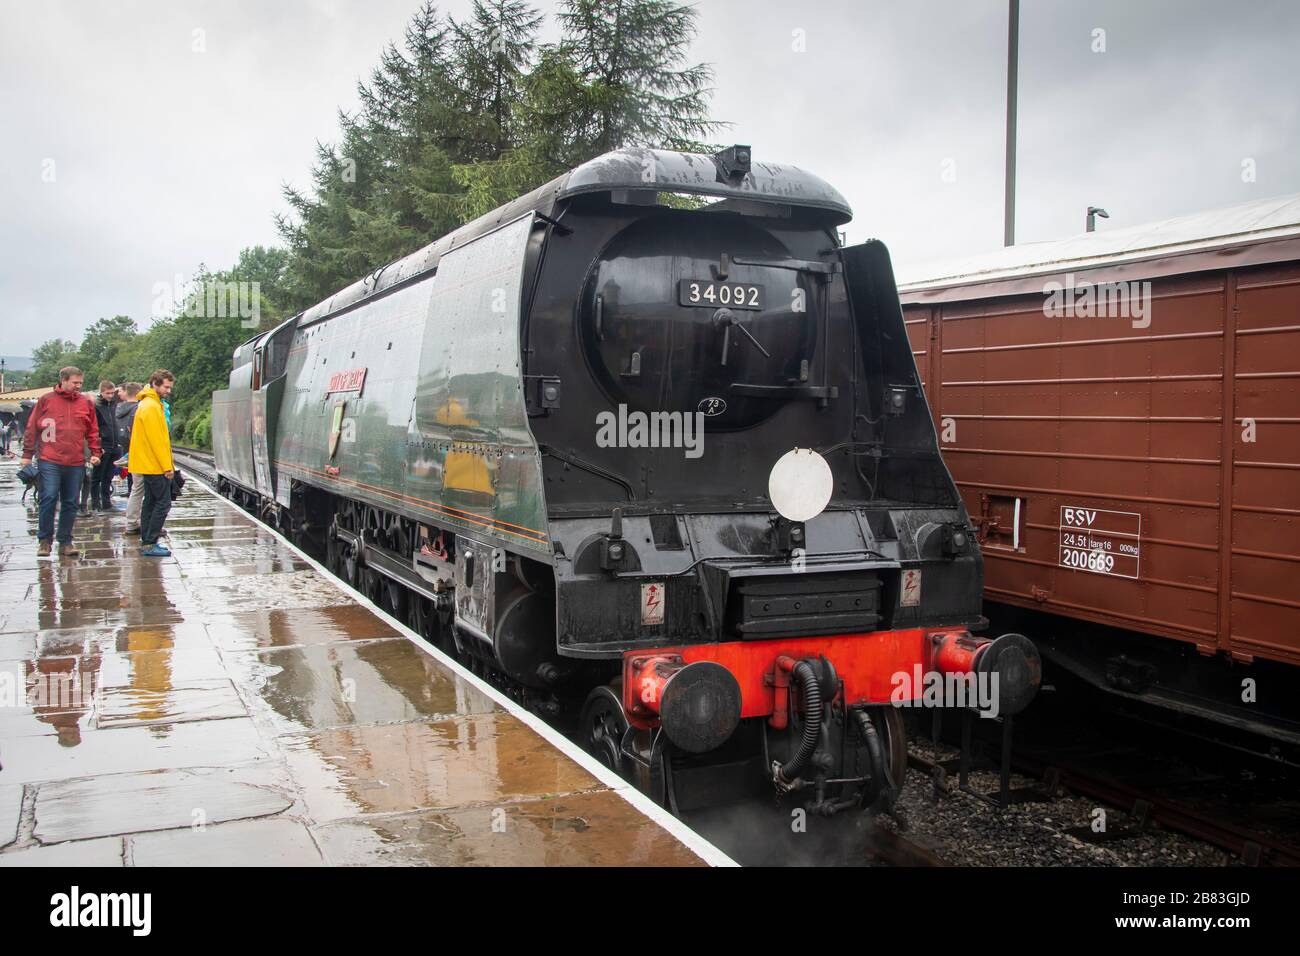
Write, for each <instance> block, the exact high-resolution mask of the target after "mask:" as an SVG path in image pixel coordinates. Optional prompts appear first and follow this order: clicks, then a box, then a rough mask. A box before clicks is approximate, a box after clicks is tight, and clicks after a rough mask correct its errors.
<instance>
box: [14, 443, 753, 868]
mask: <svg viewBox="0 0 1300 956" xmlns="http://www.w3.org/2000/svg"><path fill="white" fill-rule="evenodd" d="M15 470H16V463H15V462H14V461H13V460H12V459H10V460H5V461H0V765H2V766H3V769H0V866H38V865H73V866H148V865H176V864H198V865H309V866H317V865H364V864H411V865H547V866H562V865H700V864H703V863H726V862H728V861H727V859H726V858H725V857H724V856H723V855H722V854H721V853H719V852H718V851H717V850H715V849H714V848H712V847H711V846H710V845H709V844H707V843H705V842H703V841H702V840H699V839H698V838H696V837H695V836H694V834H692V833H691V832H690V831H689V830H687V829H685V828H684V827H683V826H682V825H681V824H680V823H679V822H678V821H676V820H674V819H672V818H671V817H670V816H668V815H667V814H666V813H665V812H663V811H662V810H660V809H658V808H655V807H653V806H652V805H651V804H650V803H649V802H648V801H647V800H646V799H645V798H644V797H643V796H641V795H640V794H637V793H635V792H633V791H632V790H631V789H630V788H629V787H628V786H627V785H626V784H625V783H623V782H622V781H619V780H617V779H616V778H614V777H612V776H611V775H609V774H608V773H607V772H606V771H603V769H602V768H600V767H599V766H598V765H597V764H595V762H594V761H591V760H590V758H588V757H587V756H586V755H585V754H582V753H581V752H580V751H578V750H577V749H576V748H575V747H574V746H573V745H572V744H570V743H569V742H568V741H565V740H564V739H563V738H561V737H560V736H559V735H558V734H557V733H556V732H555V731H553V730H551V729H550V728H546V727H545V726H544V725H541V724H540V722H538V721H537V720H536V718H533V717H532V716H531V715H529V714H526V713H523V712H520V711H519V710H518V709H516V708H514V706H513V705H512V704H510V703H509V702H508V701H506V700H505V698H503V697H501V696H500V695H499V694H497V693H495V692H494V691H493V690H491V689H490V688H488V687H487V686H486V685H484V684H482V683H481V682H479V681H478V680H477V679H475V678H474V677H472V676H471V675H469V674H468V673H467V672H464V671H462V670H460V669H459V668H457V667H455V666H454V665H451V664H450V663H449V662H447V661H446V660H445V659H441V658H439V657H437V656H435V655H433V654H431V653H430V652H429V651H427V650H426V649H424V648H423V647H421V646H419V645H417V643H416V641H415V640H414V639H413V638H412V637H410V636H409V635H408V633H406V632H404V631H402V630H400V629H398V628H397V627H395V626H393V625H392V624H390V623H389V622H387V621H386V620H385V619H384V618H383V617H382V616H381V615H379V614H378V613H376V612H375V611H373V610H372V609H370V608H369V607H367V606H366V605H365V604H364V603H362V602H360V600H359V599H358V598H355V597H354V596H353V595H352V594H351V592H348V591H346V590H345V589H343V588H341V587H340V586H339V585H338V584H336V583H335V582H334V581H333V580H332V579H330V578H329V577H328V576H327V575H326V574H324V573H323V572H322V571H320V570H318V569H317V567H316V566H314V565H313V564H312V563H311V562H309V561H307V560H305V559H304V558H303V557H302V556H301V555H299V554H298V553H297V552H296V551H295V550H294V549H293V548H291V547H289V546H288V545H287V544H285V543H284V542H282V541H281V540H280V539H278V538H277V537H276V536H275V535H273V534H272V533H270V532H269V531H267V530H266V529H264V528H262V527H260V526H259V525H257V524H255V523H254V522H253V521H252V520H251V519H250V518H249V517H247V516H246V515H245V514H243V513H242V512H239V511H238V510H236V509H235V508H233V507H232V506H231V505H229V504H228V503H226V502H225V501H223V500H221V499H219V498H217V497H216V496H214V495H213V494H211V493H210V492H208V491H207V490H206V489H204V488H202V487H201V486H200V485H199V484H198V482H197V481H195V482H191V483H190V484H189V485H188V486H187V488H186V491H185V494H184V495H183V496H182V497H181V498H180V499H178V500H177V501H176V503H175V504H174V505H173V508H172V512H171V516H170V517H169V519H168V522H167V528H168V532H169V536H170V546H171V548H172V552H173V554H172V557H170V558H165V559H150V558H144V557H141V556H140V554H139V553H138V549H137V548H136V547H135V546H134V544H133V542H131V541H129V540H126V539H125V537H124V535H123V529H124V526H125V521H124V520H123V518H122V516H121V515H120V514H114V515H102V516H96V517H90V518H81V519H79V520H78V522H77V533H76V538H77V541H78V543H79V544H80V545H81V547H82V549H83V554H82V557H81V558H80V559H76V560H71V559H61V558H59V557H57V556H56V557H54V558H49V559H45V558H41V559H38V558H37V556H36V539H35V522H36V513H35V508H34V506H32V505H31V503H30V496H29V501H28V503H27V504H26V505H24V504H22V503H20V500H19V498H20V495H21V485H19V483H18V482H17V480H16V478H15ZM120 504H121V501H120V499H119V505H120Z"/></svg>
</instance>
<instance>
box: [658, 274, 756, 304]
mask: <svg viewBox="0 0 1300 956" xmlns="http://www.w3.org/2000/svg"><path fill="white" fill-rule="evenodd" d="M677 301H678V302H680V303H681V304H682V305H698V306H703V307H705V308H710V309H715V308H718V307H719V306H724V305H725V306H728V307H729V308H732V309H754V310H755V311H761V310H762V309H763V308H764V305H763V287H762V286H761V285H755V284H754V283H752V282H715V281H714V280H712V279H683V280H682V281H681V282H680V283H679V284H678V286H677Z"/></svg>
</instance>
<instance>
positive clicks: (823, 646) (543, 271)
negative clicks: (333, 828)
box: [213, 146, 1038, 813]
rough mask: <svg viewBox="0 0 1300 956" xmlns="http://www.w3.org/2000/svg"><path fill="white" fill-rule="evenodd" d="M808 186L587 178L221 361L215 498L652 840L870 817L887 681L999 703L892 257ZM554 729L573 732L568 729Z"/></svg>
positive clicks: (889, 693) (698, 169) (976, 582)
mask: <svg viewBox="0 0 1300 956" xmlns="http://www.w3.org/2000/svg"><path fill="white" fill-rule="evenodd" d="M850 218H851V212H850V210H849V207H848V206H847V204H846V203H845V201H844V199H843V198H842V197H841V196H840V195H839V193H837V192H836V191H835V190H834V189H832V188H831V187H830V186H829V185H827V184H826V183H825V182H823V181H822V180H820V179H818V178H817V177H815V176H812V175H809V174H808V173H806V172H803V171H802V170H799V169H796V168H794V167H789V166H776V165H767V164H761V163H753V162H752V161H751V159H750V150H749V148H748V147H745V146H736V147H732V148H730V149H727V150H723V151H722V152H720V153H718V154H717V155H715V156H709V155H700V154H688V153H680V152H668V151H656V150H648V149H623V150H618V151H616V152H612V153H608V154H606V155H604V156H601V157H598V158H597V159H594V160H592V161H590V162H587V163H585V164H583V165H582V166H579V167H577V168H576V169H573V170H571V171H570V172H568V173H566V174H564V175H562V176H560V177H559V178H557V179H555V180H554V181H552V182H550V183H547V184H546V185H544V186H542V187H541V188H539V189H537V190H535V191H533V192H531V193H529V194H527V195H525V196H522V197H520V198H519V199H516V200H515V201H513V202H511V203H508V204H507V205H505V206H502V207H501V208H499V209H497V210H495V211H493V212H491V213H489V214H488V215H486V216H484V217H482V218H480V219H477V220H475V221H473V222H471V223H468V224H467V225H465V226H463V227H461V228H460V229H458V230H456V231H455V232H453V233H451V234H449V235H447V236H444V237H443V238H441V239H439V240H437V241H436V242H434V243H432V244H431V245H429V246H427V247H426V248H424V249H422V250H420V251H418V252H416V253H414V254H412V255H410V256H408V257H406V258H405V259H402V260H400V261H398V262H395V263H392V264H390V265H387V266H385V267H383V268H381V269H378V270H376V271H375V272H374V273H373V274H372V275H369V276H367V277H365V278H364V279H362V280H361V281H358V282H356V283H354V284H353V285H351V286H349V287H348V288H346V289H344V290H342V291H340V292H338V293H337V294H335V295H333V296H331V297H330V298H329V299H327V300H325V301H324V302H321V303H320V304H319V305H316V306H314V307H312V308H310V309H308V310H306V311H305V312H303V313H301V314H299V315H296V316H294V317H293V318H291V319H289V320H288V321H286V322H284V323H283V324H282V325H280V326H279V327H277V328H275V329H272V330H270V331H269V332H266V333H264V334H261V335H259V336H257V337H255V338H253V339H252V340H250V341H248V342H245V343H244V344H243V345H241V346H240V347H239V349H238V350H237V351H236V352H235V355H234V367H233V370H232V372H231V375H230V384H229V387H228V388H226V389H223V390H221V391H218V392H216V393H214V396H213V443H214V450H215V458H216V465H217V471H218V475H219V481H218V483H219V486H220V490H221V491H222V492H223V493H224V494H227V495H228V496H230V497H232V498H234V499H235V500H237V501H239V502H240V503H242V504H243V505H245V506H246V507H249V508H251V509H255V510H257V511H259V512H260V513H262V514H263V515H265V516H266V517H268V518H269V519H270V520H272V521H274V522H276V523H278V524H279V525H280V526H281V527H283V528H284V529H285V530H286V531H287V532H288V533H290V534H291V535H292V536H293V537H294V538H295V539H296V540H299V541H302V542H303V543H304V544H306V545H309V546H312V547H314V548H316V549H317V550H318V551H321V552H324V554H325V555H326V559H327V561H328V563H329V565H330V566H331V568H332V569H333V570H335V571H336V572H337V573H339V574H340V575H342V576H343V577H344V578H346V579H347V580H348V581H350V582H351V583H352V584H353V585H354V586H356V587H358V588H360V589H361V590H363V591H365V592H366V593H368V594H369V596H371V597H372V598H373V599H375V600H377V601H379V602H380V603H381V604H382V605H383V606H384V607H385V608H386V609H388V610H390V611H391V612H392V613H394V614H395V615H397V616H399V617H403V618H405V619H407V620H408V621H410V622H411V624H412V626H413V627H414V628H415V629H417V630H418V631H419V632H420V633H421V634H423V635H424V636H425V637H426V638H428V639H429V640H431V641H433V642H435V643H437V644H438V645H439V646H441V647H443V648H444V649H445V650H447V651H449V652H451V653H454V654H456V655H458V656H459V657H461V658H462V659H463V660H467V661H468V662H470V663H471V664H472V666H473V667H474V668H475V669H476V670H477V671H478V672H480V673H482V674H484V675H486V676H489V677H491V678H493V679H494V680H496V681H498V682H499V683H501V684H502V685H503V686H505V687H507V688H508V689H509V690H510V691H511V692H512V693H514V694H515V695H516V696H517V697H518V698H519V699H520V700H522V701H524V702H525V703H526V704H528V705H529V706H531V707H533V708H534V709H535V710H537V711H539V712H541V713H543V714H547V715H548V716H556V715H562V714H564V713H573V712H577V713H578V714H579V718H578V725H577V731H578V733H579V735H580V736H581V738H582V740H583V742H584V743H585V744H586V746H587V747H588V748H589V749H591V750H592V751H593V752H594V753H595V754H596V755H597V756H598V757H599V758H600V759H601V760H602V761H604V762H605V763H606V764H607V765H608V766H610V767H612V768H613V769H615V770H617V771H618V772H620V773H622V774H624V775H625V776H627V777H629V778H631V779H634V780H635V781H636V782H637V783H638V784H639V785H641V786H642V787H644V788H645V789H646V790H647V791H649V792H651V793H652V794H653V795H655V796H656V798H658V799H662V800H665V801H667V802H668V803H669V805H670V806H672V807H673V808H674V809H675V810H679V811H680V810H684V809H689V808H690V807H694V806H699V805H703V804H712V803H717V802H721V801H725V800H728V799H731V798H732V797H733V796H739V795H741V794H743V793H745V792H748V791H749V790H750V789H751V788H754V787H764V788H768V789H769V790H770V789H771V788H772V787H775V788H776V789H777V790H778V791H779V792H790V793H793V794H795V797H794V799H798V800H802V801H803V802H805V803H807V804H808V805H810V806H811V807H812V808H814V809H816V810H817V811H819V812H823V813H832V812H835V811H836V810H840V809H846V808H850V807H868V806H880V805H885V804H887V803H888V802H889V801H890V800H891V799H892V796H893V795H894V794H895V793H896V788H897V786H898V785H899V784H901V781H902V778H903V770H904V762H905V759H906V751H905V741H904V732H903V729H902V721H901V717H900V714H899V711H898V710H897V709H896V708H895V707H892V706H890V703H891V698H892V699H893V702H894V703H900V702H902V703H906V702H910V701H911V700H912V699H913V698H915V697H919V696H920V695H921V690H922V688H920V687H902V686H900V683H899V675H911V674H913V673H916V672H919V671H920V670H922V669H923V670H924V671H926V672H927V673H930V672H934V671H936V670H943V671H945V672H948V673H955V674H960V675H973V674H974V673H975V672H979V673H981V674H985V675H992V676H993V677H994V679H995V681H996V682H997V686H998V687H999V688H1000V697H1001V704H1000V706H1001V709H1002V710H1003V711H1010V710H1014V709H1016V708H1018V707H1020V706H1023V705H1024V703H1025V702H1026V701H1027V699H1028V696H1029V695H1031V694H1032V692H1033V689H1034V688H1035V687H1036V682H1037V674H1038V661H1037V658H1036V657H1035V656H1034V651H1033V648H1032V646H1031V645H1029V644H1028V643H1027V642H1026V641H1024V639H1023V638H1020V637H1018V636H1017V635H1007V636H1004V637H1003V638H1000V639H999V640H997V641H989V640H988V639H986V638H980V637H974V636H972V635H971V633H970V632H971V629H972V628H974V629H977V630H978V629H979V626H980V624H981V617H980V595H981V587H982V583H983V565H982V562H981V557H980V552H979V548H978V546H977V544H976V543H975V541H974V538H973V535H972V534H970V528H969V518H968V515H967V512H966V509H965V507H964V506H963V503H962V500H961V497H960V495H959V494H958V493H957V490H956V488H955V486H954V485H953V482H952V479H951V478H950V476H949V474H948V471H947V470H946V468H945V466H944V464H943V462H942V460H941V459H940V456H939V450H938V444H937V440H936V435H935V431H934V427H933V424H932V421H931V415H930V411H929V408H928V406H927V403H926V397H925V394H924V392H923V390H922V387H921V382H920V379H919V378H918V375H917V370H916V365H915V362H914V361H913V357H912V353H911V347H910V346H909V344H908V338H907V333H906V331H905V329H904V326H903V322H902V314H901V311H900V307H899V301H898V294H897V291H896V289H895V286H894V279H893V274H892V269H891V266H890V261H889V257H888V254H887V252H886V250H885V247H884V246H883V245H882V244H881V243H880V242H877V241H870V242H867V243H864V244H862V245H858V246H854V247H851V248H845V247H842V246H841V245H840V243H839V241H838V238H837V234H836V231H835V227H836V226H839V225H841V224H843V223H844V222H846V221H848V220H849V219H850ZM570 705H572V706H570Z"/></svg>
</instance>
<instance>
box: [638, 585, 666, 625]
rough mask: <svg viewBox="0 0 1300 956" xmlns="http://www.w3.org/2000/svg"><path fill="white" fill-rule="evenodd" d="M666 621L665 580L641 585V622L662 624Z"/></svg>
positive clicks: (644, 623)
mask: <svg viewBox="0 0 1300 956" xmlns="http://www.w3.org/2000/svg"><path fill="white" fill-rule="evenodd" d="M663 622H664V586H663V582H661V581H660V582H655V583H653V584H643V585H641V623H642V624H643V625H651V624H662V623H663Z"/></svg>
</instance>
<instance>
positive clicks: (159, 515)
mask: <svg viewBox="0 0 1300 956" xmlns="http://www.w3.org/2000/svg"><path fill="white" fill-rule="evenodd" d="M175 381H176V376H175V375H173V374H172V373H171V372H169V371H167V370H166V369H165V368H160V369H158V371H156V372H154V373H153V375H151V376H149V384H148V385H147V386H146V387H145V388H142V389H140V393H139V395H138V404H137V405H136V409H135V421H134V422H133V423H132V425H131V448H130V451H128V452H127V461H128V468H129V470H130V472H131V474H132V475H134V476H135V479H134V480H135V481H138V482H142V483H143V484H144V500H143V501H142V502H141V505H140V544H141V552H140V553H141V554H143V555H144V556H145V557H147V558H165V557H168V556H169V555H170V554H171V551H169V550H168V549H167V548H164V547H162V546H161V545H160V544H158V536H159V535H160V534H162V528H163V522H164V521H166V520H167V512H169V511H170V510H171V507H172V477H173V476H174V475H175V474H176V466H175V464H173V462H172V441H171V435H170V434H169V433H168V431H167V413H166V412H165V411H164V409H163V402H164V401H165V400H166V399H167V397H168V396H169V395H171V391H172V386H173V384H175Z"/></svg>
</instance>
